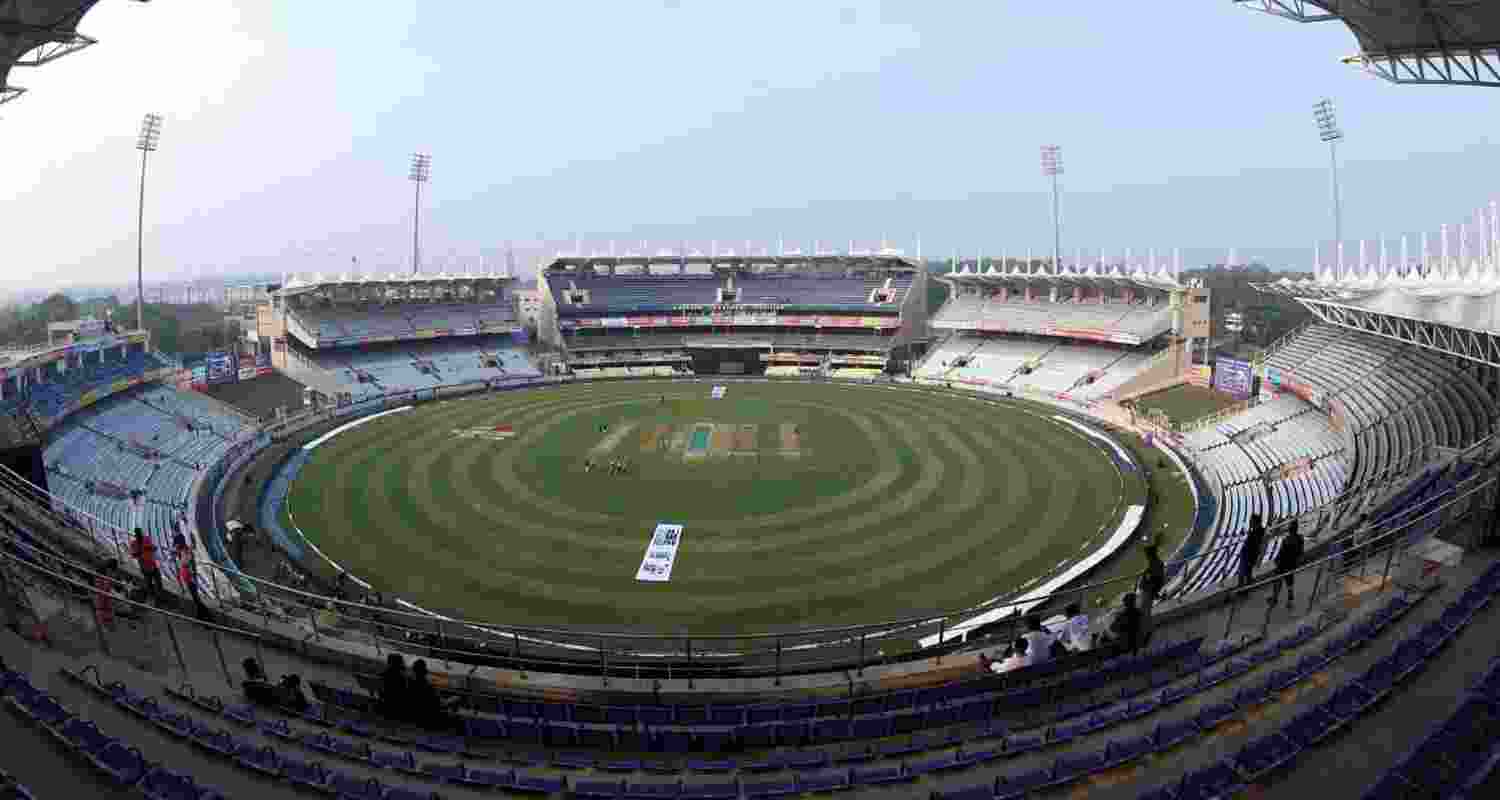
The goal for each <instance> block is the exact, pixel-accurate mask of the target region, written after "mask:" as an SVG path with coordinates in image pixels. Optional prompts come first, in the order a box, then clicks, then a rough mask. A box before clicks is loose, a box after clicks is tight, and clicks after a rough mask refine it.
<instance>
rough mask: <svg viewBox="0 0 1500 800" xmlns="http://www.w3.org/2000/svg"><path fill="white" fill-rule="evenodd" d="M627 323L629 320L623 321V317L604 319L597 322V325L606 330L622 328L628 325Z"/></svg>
mask: <svg viewBox="0 0 1500 800" xmlns="http://www.w3.org/2000/svg"><path fill="white" fill-rule="evenodd" d="M628 323H629V320H627V319H625V318H624V317H605V318H604V319H601V320H599V324H600V325H603V326H604V327H606V328H624V327H626V326H627V325H628Z"/></svg>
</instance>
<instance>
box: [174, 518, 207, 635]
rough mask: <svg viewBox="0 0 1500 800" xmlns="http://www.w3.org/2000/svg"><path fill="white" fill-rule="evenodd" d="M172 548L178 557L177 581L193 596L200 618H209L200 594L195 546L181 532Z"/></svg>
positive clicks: (194, 605)
mask: <svg viewBox="0 0 1500 800" xmlns="http://www.w3.org/2000/svg"><path fill="white" fill-rule="evenodd" d="M172 550H173V555H174V557H175V558H176V559H177V582H178V583H181V584H182V586H183V588H185V589H187V590H188V594H189V595H191V596H192V598H193V610H194V611H195V612H196V613H197V614H198V619H208V606H206V605H204V604H203V598H202V597H201V596H200V595H199V594H198V562H197V559H195V558H193V548H192V547H190V546H188V543H187V538H186V537H184V536H183V535H182V534H180V533H179V534H177V535H176V536H175V537H173V541H172Z"/></svg>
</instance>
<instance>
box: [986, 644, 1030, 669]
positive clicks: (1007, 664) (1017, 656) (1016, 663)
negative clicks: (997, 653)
mask: <svg viewBox="0 0 1500 800" xmlns="http://www.w3.org/2000/svg"><path fill="white" fill-rule="evenodd" d="M1026 648H1027V644H1026V640H1025V639H1017V640H1015V641H1014V642H1011V643H1010V647H1009V648H1008V649H1007V650H1006V651H1005V652H1006V656H1005V658H1003V659H1001V660H1000V661H996V662H993V663H991V664H990V672H993V673H995V674H996V675H1003V674H1005V673H1007V672H1014V671H1015V670H1018V669H1020V668H1021V667H1024V666H1026Z"/></svg>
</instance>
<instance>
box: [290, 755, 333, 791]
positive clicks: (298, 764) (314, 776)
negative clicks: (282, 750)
mask: <svg viewBox="0 0 1500 800" xmlns="http://www.w3.org/2000/svg"><path fill="white" fill-rule="evenodd" d="M281 774H282V775H283V776H285V777H286V779H287V780H289V781H291V782H292V783H294V784H297V785H299V786H306V787H308V788H312V789H317V790H320V791H321V790H322V789H323V787H324V786H326V785H327V784H328V779H329V775H328V770H326V769H324V768H323V765H322V764H318V763H315V762H311V761H301V760H299V759H295V758H283V759H281Z"/></svg>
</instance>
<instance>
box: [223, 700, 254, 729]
mask: <svg viewBox="0 0 1500 800" xmlns="http://www.w3.org/2000/svg"><path fill="white" fill-rule="evenodd" d="M223 713H224V716H225V718H227V719H230V720H233V721H235V722H238V723H239V724H241V725H254V724H255V720H256V718H255V709H254V708H253V707H252V706H248V705H241V706H225V707H224V712H223Z"/></svg>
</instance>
